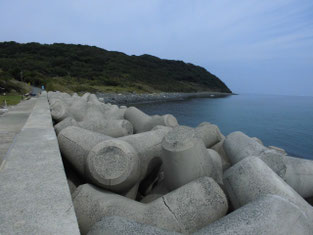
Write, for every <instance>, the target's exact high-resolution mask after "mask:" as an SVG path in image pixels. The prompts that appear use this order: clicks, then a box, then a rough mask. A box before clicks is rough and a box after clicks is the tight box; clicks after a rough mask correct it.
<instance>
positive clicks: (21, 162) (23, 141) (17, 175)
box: [0, 92, 79, 234]
mask: <svg viewBox="0 0 313 235" xmlns="http://www.w3.org/2000/svg"><path fill="white" fill-rule="evenodd" d="M0 234H79V229H78V225H77V220H76V216H75V212H74V209H73V203H72V199H71V194H70V191H69V187H68V184H67V181H66V176H65V172H64V167H63V163H62V159H61V155H60V151H59V147H58V142H57V138H56V135H55V132H54V129H53V126H52V120H51V115H50V110H49V104H48V101H47V94H46V93H45V92H44V93H43V94H42V95H41V96H40V97H39V98H38V100H37V102H36V105H35V107H34V109H33V111H32V113H31V115H30V117H29V118H28V120H27V122H26V124H25V126H24V127H23V129H22V130H21V132H20V133H19V134H18V135H17V137H16V141H15V143H14V145H13V146H12V147H11V148H10V152H8V154H7V155H6V158H5V159H4V161H3V162H2V165H1V167H0Z"/></svg>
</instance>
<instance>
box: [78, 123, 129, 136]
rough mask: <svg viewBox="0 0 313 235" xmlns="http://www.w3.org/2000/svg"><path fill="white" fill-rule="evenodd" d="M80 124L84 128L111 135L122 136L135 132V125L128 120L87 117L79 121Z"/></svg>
mask: <svg viewBox="0 0 313 235" xmlns="http://www.w3.org/2000/svg"><path fill="white" fill-rule="evenodd" d="M78 125H79V126H80V127H82V128H84V129H87V130H90V131H95V132H98V133H101V134H103V135H108V136H111V137H121V136H126V135H131V134H133V126H132V124H131V123H130V122H129V121H127V120H114V119H111V120H106V119H92V120H90V119H89V120H88V119H86V120H84V121H82V122H79V123H78Z"/></svg>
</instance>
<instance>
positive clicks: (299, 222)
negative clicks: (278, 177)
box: [195, 194, 313, 235]
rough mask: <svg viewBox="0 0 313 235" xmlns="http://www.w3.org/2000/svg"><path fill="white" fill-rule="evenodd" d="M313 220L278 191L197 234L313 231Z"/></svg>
mask: <svg viewBox="0 0 313 235" xmlns="http://www.w3.org/2000/svg"><path fill="white" fill-rule="evenodd" d="M312 233H313V224H312V221H311V220H310V218H307V217H306V216H305V215H304V214H303V213H302V211H301V210H300V209H299V207H297V206H296V205H295V204H293V203H291V202H289V201H288V200H286V199H284V198H282V197H280V196H277V195H270V194H269V195H265V196H263V197H261V198H259V199H257V200H255V201H253V202H251V203H249V204H247V205H245V206H243V207H241V208H239V209H237V210H235V211H234V212H232V213H230V214H229V215H227V216H225V217H223V218H221V219H219V220H217V221H215V222H213V223H212V224H209V225H208V226H207V227H205V228H203V229H201V230H199V231H198V232H196V233H195V234H197V235H200V234H210V235H217V234H218V235H226V234H227V235H233V234H242V235H251V234H269V235H270V234H273V235H274V234H275V235H285V234H301V235H312Z"/></svg>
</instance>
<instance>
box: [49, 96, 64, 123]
mask: <svg viewBox="0 0 313 235" xmlns="http://www.w3.org/2000/svg"><path fill="white" fill-rule="evenodd" d="M68 108H69V107H68V105H67V104H66V103H65V102H64V101H62V100H61V99H53V101H51V102H50V109H51V116H52V118H53V120H54V121H56V122H60V121H62V120H64V119H65V118H67V117H68V116H69V113H68Z"/></svg>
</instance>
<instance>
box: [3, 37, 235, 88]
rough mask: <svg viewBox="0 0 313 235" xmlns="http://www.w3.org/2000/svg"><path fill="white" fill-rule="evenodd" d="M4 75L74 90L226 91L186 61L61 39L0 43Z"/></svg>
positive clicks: (4, 77)
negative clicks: (130, 52) (127, 52)
mask: <svg viewBox="0 0 313 235" xmlns="http://www.w3.org/2000/svg"><path fill="white" fill-rule="evenodd" d="M10 78H14V79H16V80H20V81H24V82H27V83H31V84H33V85H36V86H41V85H45V86H46V87H47V89H49V90H63V91H76V92H77V91H78V92H79V91H91V92H96V91H104V92H105V91H117V92H123V91H125V92H126V91H136V92H158V91H165V92H194V91H219V92H231V91H230V89H229V88H228V87H227V86H226V85H225V84H224V83H223V82H222V81H221V80H220V79H219V78H217V77H216V76H215V75H213V74H211V73H210V72H208V71H207V70H205V69H204V68H202V67H199V66H195V65H193V64H190V63H184V62H183V61H175V60H164V59H160V58H157V57H154V56H151V55H141V56H128V55H126V54H124V53H121V52H114V51H107V50H104V49H101V48H98V47H95V46H86V45H73V44H63V43H55V44H49V45H48V44H39V43H27V44H20V43H16V42H2V43H0V80H9V79H10Z"/></svg>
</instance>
